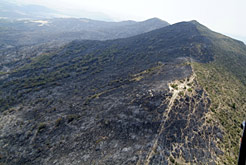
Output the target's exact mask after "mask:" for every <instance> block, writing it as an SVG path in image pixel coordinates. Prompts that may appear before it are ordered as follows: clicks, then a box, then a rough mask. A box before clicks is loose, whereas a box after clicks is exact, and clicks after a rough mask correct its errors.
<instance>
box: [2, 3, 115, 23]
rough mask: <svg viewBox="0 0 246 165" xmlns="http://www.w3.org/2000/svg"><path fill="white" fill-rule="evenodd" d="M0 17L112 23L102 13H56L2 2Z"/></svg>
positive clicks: (41, 7) (30, 6)
mask: <svg viewBox="0 0 246 165" xmlns="http://www.w3.org/2000/svg"><path fill="white" fill-rule="evenodd" d="M0 17H3V18H9V19H45V18H57V17H58V18H59V17H76V18H91V19H96V20H103V21H112V19H111V18H110V17H109V16H107V15H105V14H104V13H98V12H90V11H85V10H62V11H57V10H53V9H50V8H48V7H45V6H41V5H24V4H18V3H15V2H9V1H6V0H2V1H1V2H0Z"/></svg>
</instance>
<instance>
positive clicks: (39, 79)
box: [0, 21, 246, 164]
mask: <svg viewBox="0 0 246 165" xmlns="http://www.w3.org/2000/svg"><path fill="white" fill-rule="evenodd" d="M232 48H234V49H232ZM235 48H236V49H235ZM245 55H246V51H245V45H244V44H242V43H241V42H239V41H236V40H233V39H230V38H228V37H225V36H223V35H220V34H217V33H214V32H212V31H210V30H209V29H207V28H206V27H204V26H202V25H200V24H199V23H197V22H195V21H192V22H181V23H177V24H174V25H170V26H167V27H165V28H162V29H158V30H154V31H151V32H148V33H145V34H141V35H138V36H134V37H130V38H125V39H117V40H108V41H73V42H71V43H70V44H68V45H65V46H63V47H61V48H59V49H57V50H55V51H51V52H49V53H45V54H42V55H40V56H37V57H35V58H32V59H31V60H30V61H28V63H26V64H25V65H23V66H22V67H20V68H16V69H15V70H13V71H9V72H3V73H0V91H1V93H0V94H1V100H0V101H1V102H0V103H1V105H2V106H1V114H0V127H1V131H0V146H2V148H1V150H0V155H1V157H0V158H1V159H0V162H1V163H6V164H35V163H36V164H97V163H98V164H168V163H176V164H178V163H181V164H184V163H187V164H188V163H195V164H209V163H210V164H215V163H223V162H225V163H233V162H235V161H236V158H235V156H236V155H237V153H235V152H236V151H237V149H238V148H237V147H238V144H235V143H236V139H237V138H238V137H239V135H240V130H239V129H238V128H237V126H238V125H239V123H240V121H241V120H242V118H243V117H244V115H245V113H244V112H243V106H242V107H241V108H238V107H237V106H238V105H243V100H244V98H245V97H244V96H245V95H243V91H242V89H244V85H243V83H244V77H245V73H244V72H241V71H242V70H241V69H243V64H244V63H245V61H246V60H245V59H244V57H245ZM228 56H229V57H228ZM226 58H230V60H235V62H237V63H236V64H240V65H236V64H234V63H233V62H232V61H230V60H229V61H228V60H227V59H226ZM228 62H229V64H230V66H228ZM216 80H219V82H217V81H216ZM222 80H223V81H222ZM232 81H233V82H234V83H232V84H231V83H230V82H232ZM221 82H224V83H223V84H222V83H221ZM231 87H235V89H236V90H235V91H234V89H231ZM225 89H227V90H225ZM232 93H233V95H228V96H227V100H226V99H225V98H224V96H226V94H232ZM217 96H218V97H217ZM236 99H240V100H236ZM229 101H230V104H228V103H229ZM234 101H235V102H236V105H235V106H236V107H235V106H234V104H233V103H235V102H234ZM218 103H219V104H220V105H218ZM224 103H225V106H231V108H230V109H227V107H223V106H221V104H223V105H224ZM216 106H217V107H216ZM224 108H226V111H225V110H224ZM235 109H236V110H235ZM230 115H232V116H233V117H235V118H232V116H230ZM238 115H239V116H238ZM230 124H232V125H230ZM232 127H233V129H231V128H232ZM228 146H229V147H228ZM225 158H226V159H225Z"/></svg>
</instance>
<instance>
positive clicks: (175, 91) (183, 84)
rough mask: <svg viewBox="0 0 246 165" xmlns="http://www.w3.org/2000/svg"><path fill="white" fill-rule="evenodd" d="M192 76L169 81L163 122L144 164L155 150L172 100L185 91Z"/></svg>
mask: <svg viewBox="0 0 246 165" xmlns="http://www.w3.org/2000/svg"><path fill="white" fill-rule="evenodd" d="M194 78H195V76H194V75H192V76H191V77H190V78H189V79H187V78H186V79H185V81H183V82H181V81H177V80H175V81H174V82H171V83H169V84H168V87H169V90H170V92H171V93H172V97H171V98H170V101H169V104H168V107H167V109H166V110H165V111H164V112H163V114H162V117H163V122H162V123H161V125H160V130H159V133H158V136H157V137H156V138H155V140H154V145H153V146H152V148H151V150H150V152H149V154H148V155H147V158H146V160H145V163H144V164H145V165H149V163H150V160H151V158H152V157H153V155H154V154H155V151H156V149H157V145H158V141H159V137H160V135H161V134H162V133H163V131H164V130H165V127H164V126H165V124H166V122H167V121H168V120H169V113H170V112H171V110H172V107H173V106H174V101H175V100H176V99H177V98H178V97H179V93H180V92H184V93H185V91H186V89H187V84H189V83H191V82H192V81H193V80H194ZM172 84H176V85H177V88H173V87H172ZM185 87H186V88H185Z"/></svg>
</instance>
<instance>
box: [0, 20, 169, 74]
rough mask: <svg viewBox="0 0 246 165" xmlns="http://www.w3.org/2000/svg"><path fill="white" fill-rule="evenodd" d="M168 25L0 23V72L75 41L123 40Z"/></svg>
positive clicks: (25, 21)
mask: <svg viewBox="0 0 246 165" xmlns="http://www.w3.org/2000/svg"><path fill="white" fill-rule="evenodd" d="M168 25H169V24H168V23H167V22H165V21H162V20H160V19H157V18H153V19H149V20H146V21H143V22H135V21H123V22H103V21H96V20H90V19H75V18H68V19H65V18H59V19H58V18H57V19H44V20H8V19H0V59H1V60H0V72H4V71H6V70H12V69H13V68H16V67H18V66H20V65H22V64H23V63H26V62H27V60H29V59H30V58H33V57H35V56H37V55H39V54H41V53H45V52H48V51H50V50H52V49H56V48H57V47H59V46H62V45H64V44H66V43H68V42H70V41H73V40H76V39H88V40H108V39H116V38H125V37H130V36H134V35H137V34H142V33H145V32H149V31H151V30H154V29H159V28H162V27H165V26H168Z"/></svg>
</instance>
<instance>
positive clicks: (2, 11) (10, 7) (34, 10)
mask: <svg viewBox="0 0 246 165" xmlns="http://www.w3.org/2000/svg"><path fill="white" fill-rule="evenodd" d="M58 15H59V13H58V12H57V11H55V10H52V9H49V8H47V7H44V6H39V5H20V4H15V3H9V2H7V1H3V2H0V17H4V18H11V19H27V18H29V19H40V18H52V17H55V16H58Z"/></svg>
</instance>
